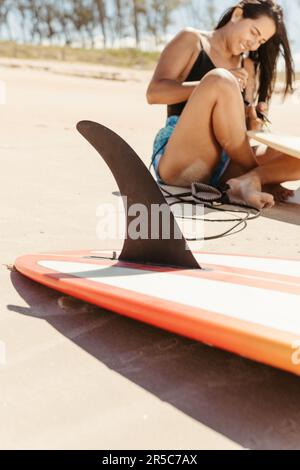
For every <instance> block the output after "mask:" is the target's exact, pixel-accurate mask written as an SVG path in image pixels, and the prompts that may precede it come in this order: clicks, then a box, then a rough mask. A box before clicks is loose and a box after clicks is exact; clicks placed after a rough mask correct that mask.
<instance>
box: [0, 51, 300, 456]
mask: <svg viewBox="0 0 300 470" xmlns="http://www.w3.org/2000/svg"><path fill="white" fill-rule="evenodd" d="M0 69H1V77H0V78H1V80H3V81H5V83H6V87H7V103H6V104H5V105H1V106H0V113H1V118H2V119H1V123H2V125H1V142H0V148H1V153H0V162H1V168H2V171H1V173H0V191H1V197H0V200H1V234H0V240H1V243H0V250H1V263H0V305H1V308H0V344H2V349H5V358H4V357H3V354H2V363H1V362H0V390H1V393H0V422H1V424H0V448H1V449H66V448H67V449H111V450H113V449H195V448H196V449H243V448H250V449H300V412H299V386H300V385H299V384H300V382H299V378H297V377H294V376H292V375H289V374H287V373H284V372H281V371H279V370H275V369H272V368H270V367H266V366H263V365H260V364H257V363H254V362H251V361H247V360H244V359H242V358H239V357H237V356H234V355H232V354H229V353H226V352H223V351H220V350H217V349H212V348H209V347H208V346H204V345H202V344H200V343H196V342H194V341H190V340H188V339H185V338H181V337H178V336H176V335H173V334H170V333H167V332H165V331H162V330H159V329H155V328H153V327H151V326H148V325H145V324H142V323H138V322H135V321H133V320H130V319H128V318H125V317H122V316H119V315H116V314H114V313H111V312H108V311H105V310H102V309H100V308H97V307H94V306H92V305H88V304H85V303H83V302H79V301H77V300H75V299H72V298H67V297H65V296H62V295H61V294H59V293H57V292H54V291H51V290H50V289H47V288H44V287H42V286H40V285H38V284H35V283H33V282H31V281H29V280H28V279H26V278H23V277H22V276H21V275H19V274H18V273H17V272H15V271H12V270H11V266H12V265H13V263H14V261H15V259H16V258H17V257H18V256H19V255H22V254H26V253H31V252H50V251H63V250H72V249H101V248H116V249H118V248H121V246H122V242H121V241H120V240H118V241H107V240H99V239H97V236H96V226H97V217H96V210H97V206H98V205H99V204H100V203H101V202H113V203H115V202H116V200H117V199H118V198H117V196H116V195H115V194H114V193H115V192H116V191H118V188H117V186H116V183H115V182H114V180H113V177H112V175H111V173H110V171H109V169H108V168H107V167H106V166H105V164H104V162H103V161H102V160H101V159H100V158H99V156H98V155H97V153H96V152H95V151H94V150H93V149H92V147H90V146H89V145H88V144H87V143H86V142H85V141H84V139H83V138H82V137H81V136H80V135H79V134H78V133H77V131H76V129H75V126H76V123H77V122H78V121H80V120H83V119H89V120H94V121H97V122H100V123H102V124H104V125H106V126H107V127H110V128H112V129H114V130H115V131H116V132H117V133H118V134H120V135H121V136H122V137H123V138H124V139H125V140H127V141H128V142H129V143H130V145H131V146H132V147H133V148H134V149H135V150H136V152H137V153H138V154H139V155H140V156H141V158H142V159H143V161H144V162H145V163H146V164H147V165H149V159H150V154H151V147H152V141H153V137H154V135H155V133H156V132H157V129H158V128H159V127H161V126H163V124H164V120H165V109H164V107H161V106H149V105H148V104H147V102H146V99H145V92H146V88H147V84H148V81H149V79H150V77H151V72H146V71H138V70H136V71H133V70H126V69H116V68H109V67H98V66H86V65H83V64H79V65H68V66H66V65H60V64H56V63H42V62H41V63H37V62H34V63H33V62H32V63H31V62H25V61H20V60H19V61H18V60H12V59H11V60H8V59H7V60H3V59H2V60H1V61H0ZM91 77H98V78H91ZM298 96H299V95H298ZM299 102H300V96H299V99H298V100H297V99H295V98H289V99H288V100H287V101H286V102H285V103H284V104H282V103H281V100H280V98H279V97H278V96H276V97H275V98H274V101H273V103H272V107H271V113H270V118H271V121H272V123H273V130H274V131H275V132H282V133H287V134H296V135H297V134H298V135H300V131H299ZM299 186H300V182H298V183H297V182H295V184H293V185H292V187H294V188H298V187H299ZM201 249H203V250H205V251H210V252H222V253H243V254H255V255H261V256H278V257H288V258H295V259H300V205H297V204H279V205H277V206H276V207H275V208H274V209H271V210H268V211H265V213H264V216H263V217H261V218H259V219H258V220H255V221H252V222H251V223H249V225H248V227H247V229H246V230H244V231H243V232H241V233H238V234H235V235H232V236H230V237H228V238H225V239H220V240H215V241H211V242H207V243H205V245H204V246H203V247H201Z"/></svg>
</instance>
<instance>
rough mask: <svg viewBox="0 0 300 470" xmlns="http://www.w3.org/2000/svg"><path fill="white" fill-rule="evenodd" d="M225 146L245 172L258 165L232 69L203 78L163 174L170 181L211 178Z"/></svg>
mask: <svg viewBox="0 0 300 470" xmlns="http://www.w3.org/2000/svg"><path fill="white" fill-rule="evenodd" d="M222 149H224V150H225V151H226V152H227V154H228V155H229V157H230V158H231V160H232V161H233V162H236V163H237V164H239V165H240V166H241V167H242V168H243V170H244V172H247V171H249V170H251V169H252V168H254V167H255V166H256V161H255V157H254V153H253V151H252V149H251V147H250V144H249V139H248V138H247V135H246V123H245V110H244V104H243V100H242V96H241V92H240V89H239V85H238V82H237V80H236V78H235V77H234V76H233V75H232V74H231V73H230V72H229V71H228V70H225V69H215V70H213V71H211V72H209V73H208V74H207V75H206V76H205V77H204V78H203V79H202V80H201V82H200V84H199V85H198V87H197V88H196V89H195V91H194V93H193V94H192V95H191V97H190V99H189V101H188V103H187V104H186V106H185V109H184V111H183V113H182V115H181V117H180V120H179V122H178V124H177V126H176V128H175V130H174V132H173V134H172V136H171V138H170V140H169V143H168V145H167V147H166V150H165V153H164V156H163V157H162V159H161V161H160V164H159V173H160V175H161V177H162V179H164V180H165V181H166V182H167V183H169V184H178V183H179V182H180V183H181V184H184V183H185V184H186V185H189V184H191V183H192V182H193V181H196V180H201V181H204V180H208V179H209V178H210V176H211V174H212V172H213V170H214V168H215V166H216V165H217V163H218V162H219V158H220V154H221V150H222Z"/></svg>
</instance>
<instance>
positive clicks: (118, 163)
mask: <svg viewBox="0 0 300 470" xmlns="http://www.w3.org/2000/svg"><path fill="white" fill-rule="evenodd" d="M77 129H78V131H79V132H80V134H81V135H82V136H83V137H84V138H85V139H86V140H87V141H88V142H89V143H90V144H91V145H92V146H93V147H94V148H95V149H96V150H97V152H98V153H99V154H100V155H101V157H102V158H103V160H104V161H105V162H106V164H107V165H108V167H109V168H110V170H111V172H112V174H113V176H114V178H115V180H116V183H117V185H118V187H119V191H120V193H121V195H122V197H123V202H124V198H126V199H125V201H126V203H125V202H124V207H125V217H126V236H125V240H124V245H123V249H122V252H121V255H120V257H119V259H120V260H124V261H132V262H139V263H152V264H159V265H163V266H176V267H182V268H187V269H199V268H200V266H199V264H198V262H197V261H196V259H195V257H194V256H193V254H192V252H191V250H190V249H189V247H188V245H187V242H186V240H185V238H184V236H183V234H182V232H181V230H180V228H179V226H178V224H177V222H176V219H175V217H174V215H173V212H172V211H171V210H170V207H169V205H168V203H167V201H166V200H165V198H164V196H163V194H162V192H161V191H160V189H159V187H158V185H157V183H156V181H155V180H154V178H153V177H152V175H151V173H150V171H149V170H148V168H147V167H146V165H145V164H144V163H143V161H142V160H141V158H140V157H139V156H138V155H137V154H136V152H135V151H134V150H133V149H132V148H131V147H130V145H128V143H127V142H125V140H123V139H122V138H121V137H120V136H119V135H117V134H116V133H115V132H113V131H112V130H111V129H109V128H107V127H105V126H103V125H101V124H98V123H96V122H93V121H88V120H84V121H80V122H79V123H78V124H77ZM138 207H139V208H142V212H143V214H144V216H143V218H142V223H143V225H144V226H143V229H145V227H146V228H147V236H146V237H145V236H144V235H143V238H141V237H139V238H136V237H134V238H133V237H132V236H131V227H132V224H133V223H134V221H135V219H137V217H136V214H134V215H132V213H133V212H134V210H133V209H134V208H138ZM157 207H158V208H160V209H161V211H158V212H159V214H158V219H157V210H156V211H155V220H154V218H153V212H154V209H155V208H156V209H157ZM141 232H143V233H145V230H141ZM153 233H154V234H155V235H154V237H153V236H152V235H153Z"/></svg>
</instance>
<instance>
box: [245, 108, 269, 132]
mask: <svg viewBox="0 0 300 470" xmlns="http://www.w3.org/2000/svg"><path fill="white" fill-rule="evenodd" d="M260 104H261V103H260ZM264 104H265V103H264ZM261 109H262V108H260V107H259V105H258V107H257V108H256V107H255V106H254V105H250V106H248V107H247V108H246V122H247V129H248V130H249V131H261V130H262V128H263V125H264V121H263V120H262V119H260V118H259V117H258V116H257V111H260V110H261ZM263 112H264V111H263Z"/></svg>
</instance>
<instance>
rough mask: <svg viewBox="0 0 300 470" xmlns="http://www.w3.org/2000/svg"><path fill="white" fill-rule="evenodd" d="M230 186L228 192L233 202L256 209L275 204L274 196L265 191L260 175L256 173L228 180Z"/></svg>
mask: <svg viewBox="0 0 300 470" xmlns="http://www.w3.org/2000/svg"><path fill="white" fill-rule="evenodd" d="M227 184H228V185H229V186H230V189H229V190H228V192H227V194H228V197H229V199H230V201H231V202H234V203H237V204H245V205H247V206H251V207H255V208H256V209H268V208H271V207H273V206H274V204H275V201H274V197H273V196H272V195H271V194H269V193H263V192H262V188H261V182H260V179H259V177H258V176H257V175H256V174H255V173H254V172H251V173H248V174H247V175H244V176H241V177H239V178H232V179H230V180H229V181H227Z"/></svg>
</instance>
